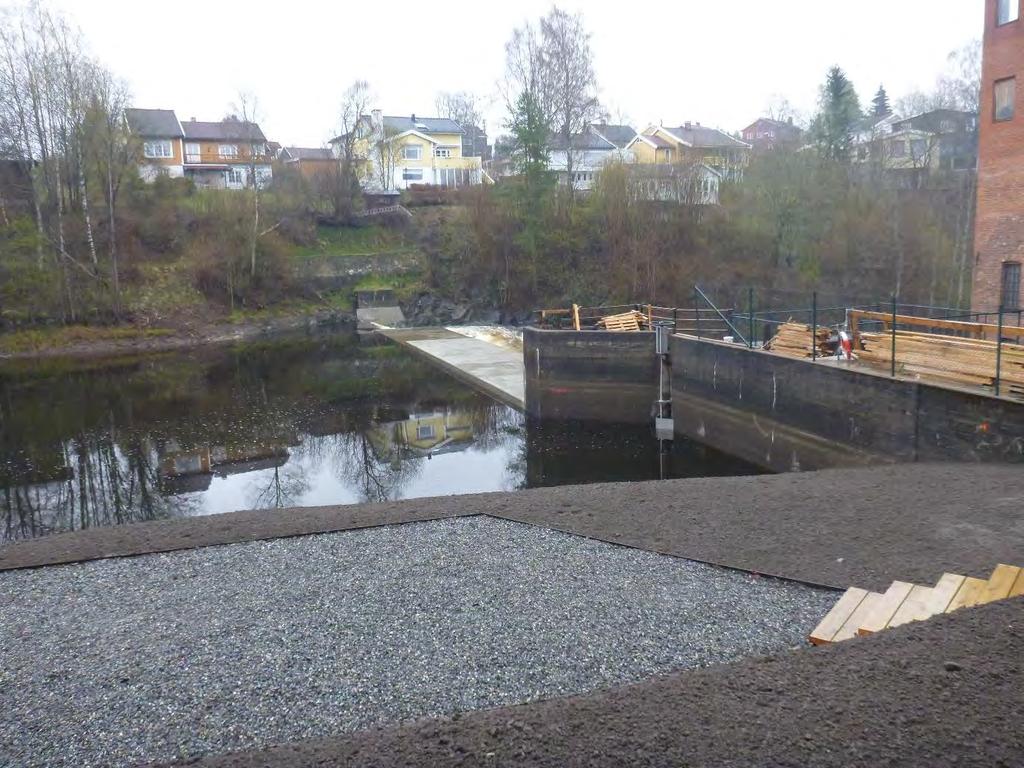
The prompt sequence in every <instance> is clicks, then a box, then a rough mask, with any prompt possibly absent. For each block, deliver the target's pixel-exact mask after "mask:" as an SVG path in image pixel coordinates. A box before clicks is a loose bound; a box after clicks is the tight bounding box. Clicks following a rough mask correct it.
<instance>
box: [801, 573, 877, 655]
mask: <svg viewBox="0 0 1024 768" xmlns="http://www.w3.org/2000/svg"><path fill="white" fill-rule="evenodd" d="M867 596H868V591H867V590H866V589H859V588H857V587H850V588H849V589H848V590H846V592H844V593H843V596H842V597H840V598H839V600H838V602H836V604H835V605H834V606H832V610H831V611H829V612H828V614H826V616H825V618H824V619H822V620H821V623H820V624H818V626H817V627H815V629H814V631H813V632H811V636H810V640H811V642H812V643H813V644H814V645H828V644H829V643H831V642H832V638H833V637H835V636H836V633H837V632H839V630H840V629H842V628H843V625H844V624H845V623H846V620H847V619H849V618H850V614H852V613H853V612H854V611H856V610H857V608H858V607H859V606H860V604H861V603H862V602H864V598H866V597H867Z"/></svg>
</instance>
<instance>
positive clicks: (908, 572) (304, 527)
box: [0, 464, 1024, 589]
mask: <svg viewBox="0 0 1024 768" xmlns="http://www.w3.org/2000/svg"><path fill="white" fill-rule="evenodd" d="M1022 510H1024V471H1021V469H1020V467H1013V466H995V465H963V464H956V465H952V464H945V465H920V464H913V465H903V466H893V467H880V468H871V469H855V470H829V471H825V472H814V473H805V474H788V475H774V476H758V477H736V478H704V479H690V480H670V481H662V482H649V483H615V484H608V485H590V486H570V487H561V488H542V489H535V490H529V491H520V492H517V493H496V494H481V495H474V496H457V497H443V498H433V499H415V500H411V501H401V502H393V503H390V504H375V505H364V506H342V507H320V508H311V509H286V510H271V511H264V512H237V513H231V514H225V515H216V516H212V517H196V518H182V519H176V520H167V521H160V522H153V523H139V524H135V525H126V526H119V527H114V528H100V529H94V530H90V531H77V532H74V533H65V534H58V535H56V536H48V537H45V538H41V539H33V540H30V541H24V542H18V543H15V544H11V545H8V546H6V547H3V548H0V570H6V569H11V568H24V567H34V566H40V565H49V564H55V563H67V562H77V561H83V560H93V559H97V558H102V557H112V556H127V555H137V554H145V553H149V552H165V551H171V550H176V549H190V548H193V547H201V546H212V545H217V544H230V543H235V542H240V541H254V540H260V539H272V538H280V537H286V536H299V535H304V534H309V533H326V532H332V531H341V530H350V529H355V528H363V527H368V526H375V525H385V524H394V523H403V522H412V521H420V520H431V519H442V518H446V517H456V516H464V515H479V514H488V515H493V516H495V517H503V518H507V519H510V520H516V521H519V522H525V523H531V524H534V525H541V526H544V527H550V528H556V529H559V530H563V531H567V532H570V533H576V534H579V535H583V536H588V537H591V538H596V539H601V540H604V541H609V542H613V543H617V544H624V545H627V546H632V547H638V548H641V549H646V550H651V551H654V552H660V553H664V554H671V555H677V556H681V557H687V558H690V559H693V560H700V561H703V562H710V563H715V564H718V565H726V566H731V567H736V568H741V569H744V570H749V571H754V572H757V573H763V574H771V575H777V576H782V577H785V578H790V579H797V580H800V581H806V582H809V583H813V584H822V585H827V586H832V587H836V588H841V589H842V588H846V587H848V586H850V585H852V584H856V585H858V586H861V587H865V588H869V589H882V588H884V587H886V586H888V584H889V583H891V582H892V581H893V580H894V579H901V580H905V581H915V582H920V583H929V582H934V581H935V580H937V579H938V577H939V576H941V575H942V573H943V571H956V572H959V573H964V574H967V575H972V576H979V577H980V576H987V575H988V574H989V573H991V571H992V568H993V567H994V566H995V565H996V564H997V563H1000V562H1010V563H1018V562H1020V563H1024V512H1022Z"/></svg>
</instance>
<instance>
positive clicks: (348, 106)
mask: <svg viewBox="0 0 1024 768" xmlns="http://www.w3.org/2000/svg"><path fill="white" fill-rule="evenodd" d="M372 98H373V96H372V94H371V92H370V84H369V83H368V82H366V81H365V80H356V81H355V82H354V83H352V85H350V86H349V87H348V88H346V89H345V93H344V94H342V97H341V108H340V110H339V114H338V137H337V139H336V140H335V142H334V147H335V149H334V152H335V156H336V157H337V159H338V166H337V168H336V169H332V170H333V172H332V175H331V176H330V178H329V181H330V188H331V198H332V204H333V206H334V215H335V217H336V218H342V217H345V216H348V215H351V213H352V211H353V209H354V201H355V199H356V196H357V195H358V192H359V177H360V168H359V165H360V163H362V162H364V161H365V159H366V158H363V157H359V147H360V143H361V142H362V141H363V140H365V139H366V137H367V134H368V131H369V130H371V129H370V127H368V126H367V120H369V115H368V112H369V108H370V103H371V100H372Z"/></svg>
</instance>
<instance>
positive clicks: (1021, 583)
mask: <svg viewBox="0 0 1024 768" xmlns="http://www.w3.org/2000/svg"><path fill="white" fill-rule="evenodd" d="M1020 595H1024V568H1022V569H1021V572H1020V576H1018V577H1017V581H1016V582H1014V585H1013V589H1011V590H1010V594H1009V595H1008V597H1019V596H1020Z"/></svg>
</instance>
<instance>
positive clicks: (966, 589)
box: [946, 576, 988, 613]
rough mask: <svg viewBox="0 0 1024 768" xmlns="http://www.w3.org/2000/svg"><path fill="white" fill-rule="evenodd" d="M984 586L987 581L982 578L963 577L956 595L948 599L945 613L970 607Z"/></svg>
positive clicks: (979, 596)
mask: <svg viewBox="0 0 1024 768" xmlns="http://www.w3.org/2000/svg"><path fill="white" fill-rule="evenodd" d="M986 586H988V582H987V581H985V580H984V579H976V578H974V577H973V576H968V577H967V578H966V579H964V583H963V584H962V585H960V589H958V590H957V593H956V595H955V596H954V597H953V599H952V600H951V601H950V603H949V606H948V607H947V608H946V613H952V612H953V611H958V610H960V609H961V608H970V607H971V606H972V605H977V604H978V600H979V599H980V598H981V595H982V594H983V593H984V591H985V587H986Z"/></svg>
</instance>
